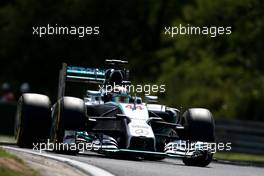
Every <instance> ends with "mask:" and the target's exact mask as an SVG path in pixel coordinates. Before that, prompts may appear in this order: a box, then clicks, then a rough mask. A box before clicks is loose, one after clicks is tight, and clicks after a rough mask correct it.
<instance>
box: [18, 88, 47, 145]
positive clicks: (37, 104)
mask: <svg viewBox="0 0 264 176" xmlns="http://www.w3.org/2000/svg"><path fill="white" fill-rule="evenodd" d="M50 106H51V103H50V99H49V97H47V96H45V95H40V94H33V93H26V94H23V95H22V96H21V97H20V99H19V101H18V105H17V112H16V119H15V132H14V134H15V138H16V142H17V145H18V146H19V147H23V148H31V147H32V146H33V143H37V142H46V140H47V139H48V138H49V133H50V126H51V110H50Z"/></svg>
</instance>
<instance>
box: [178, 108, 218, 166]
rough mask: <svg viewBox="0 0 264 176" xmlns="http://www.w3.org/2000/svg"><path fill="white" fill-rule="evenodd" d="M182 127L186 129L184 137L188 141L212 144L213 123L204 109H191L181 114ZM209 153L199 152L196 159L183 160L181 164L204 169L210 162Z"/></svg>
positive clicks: (208, 112)
mask: <svg viewBox="0 0 264 176" xmlns="http://www.w3.org/2000/svg"><path fill="white" fill-rule="evenodd" d="M182 125H183V126H184V128H185V129H186V131H185V137H186V139H187V140H189V141H200V142H214V141H215V123H214V119H213V116H212V113H211V112H210V111H209V110H207V109H204V108H191V109H188V110H187V111H186V112H185V113H184V114H183V119H182ZM212 158H213V154H212V153H211V152H210V151H201V154H200V155H199V156H196V157H191V158H187V157H186V158H183V163H184V164H185V165H188V166H200V167H205V166H207V165H208V164H210V162H211V161H212Z"/></svg>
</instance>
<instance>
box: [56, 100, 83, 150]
mask: <svg viewBox="0 0 264 176" xmlns="http://www.w3.org/2000/svg"><path fill="white" fill-rule="evenodd" d="M86 122H87V117H86V108H85V104H84V101H83V100H82V99H79V98H75V97H63V98H61V99H60V100H58V102H57V103H56V104H55V105H54V106H53V108H52V127H51V142H52V143H54V144H55V143H57V144H64V146H66V145H67V143H65V131H66V130H67V131H85V127H86ZM74 137H75V135H74ZM73 140H74V141H75V139H73ZM57 146H59V145H57ZM54 150H55V151H56V152H59V153H66V154H76V153H78V150H70V149H65V148H64V149H62V148H57V149H54Z"/></svg>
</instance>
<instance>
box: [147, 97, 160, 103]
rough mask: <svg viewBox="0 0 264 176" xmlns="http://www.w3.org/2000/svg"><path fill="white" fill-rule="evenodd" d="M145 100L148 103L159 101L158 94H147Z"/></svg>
mask: <svg viewBox="0 0 264 176" xmlns="http://www.w3.org/2000/svg"><path fill="white" fill-rule="evenodd" d="M145 102H146V103H157V102H158V96H151V95H145Z"/></svg>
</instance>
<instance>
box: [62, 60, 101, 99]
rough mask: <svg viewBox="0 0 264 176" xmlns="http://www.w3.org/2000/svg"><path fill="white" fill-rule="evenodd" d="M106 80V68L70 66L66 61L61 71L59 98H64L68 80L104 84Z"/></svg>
mask: <svg viewBox="0 0 264 176" xmlns="http://www.w3.org/2000/svg"><path fill="white" fill-rule="evenodd" d="M104 81H105V70H104V69H98V68H85V67H77V66H68V65H67V64H66V63H63V64H62V69H61V70H60V73H59V85H58V99H60V98H62V97H63V96H64V94H65V87H66V82H83V83H92V84H103V83H104Z"/></svg>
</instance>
